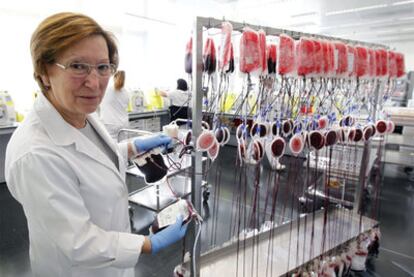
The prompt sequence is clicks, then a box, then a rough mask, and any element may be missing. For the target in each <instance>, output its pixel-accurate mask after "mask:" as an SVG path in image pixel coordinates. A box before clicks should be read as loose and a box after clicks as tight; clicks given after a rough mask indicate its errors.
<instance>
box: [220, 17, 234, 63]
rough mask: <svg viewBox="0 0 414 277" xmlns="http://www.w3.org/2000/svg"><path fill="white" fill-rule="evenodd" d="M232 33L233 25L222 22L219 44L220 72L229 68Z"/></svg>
mask: <svg viewBox="0 0 414 277" xmlns="http://www.w3.org/2000/svg"><path fill="white" fill-rule="evenodd" d="M232 31H233V25H231V23H230V22H223V23H222V24H221V44H220V59H219V68H220V70H221V71H227V70H228V69H229V66H230V59H231V33H232Z"/></svg>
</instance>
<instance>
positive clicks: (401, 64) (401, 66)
mask: <svg viewBox="0 0 414 277" xmlns="http://www.w3.org/2000/svg"><path fill="white" fill-rule="evenodd" d="M395 59H396V63H397V78H400V77H402V76H404V75H405V60H404V55H403V54H402V53H395Z"/></svg>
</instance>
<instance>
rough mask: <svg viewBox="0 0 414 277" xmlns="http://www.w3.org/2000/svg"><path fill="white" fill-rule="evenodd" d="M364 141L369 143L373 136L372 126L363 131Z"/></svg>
mask: <svg viewBox="0 0 414 277" xmlns="http://www.w3.org/2000/svg"><path fill="white" fill-rule="evenodd" d="M362 132H363V136H362V137H363V139H364V141H368V140H369V139H370V138H371V137H372V136H373V130H372V126H370V125H369V126H365V127H364V129H363V131H362Z"/></svg>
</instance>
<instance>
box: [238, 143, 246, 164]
mask: <svg viewBox="0 0 414 277" xmlns="http://www.w3.org/2000/svg"><path fill="white" fill-rule="evenodd" d="M237 150H238V151H237V152H238V156H239V159H240V161H243V160H244V159H245V158H246V143H245V142H244V140H239V141H238V145H237Z"/></svg>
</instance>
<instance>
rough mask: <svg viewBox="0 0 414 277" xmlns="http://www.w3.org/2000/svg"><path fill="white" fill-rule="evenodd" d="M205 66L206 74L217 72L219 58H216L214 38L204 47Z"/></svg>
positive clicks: (209, 39)
mask: <svg viewBox="0 0 414 277" xmlns="http://www.w3.org/2000/svg"><path fill="white" fill-rule="evenodd" d="M203 65H204V72H207V73H208V74H212V73H214V72H215V71H216V66H217V58H216V47H215V45H214V40H213V39H212V38H207V40H206V43H205V45H204V52H203Z"/></svg>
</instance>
